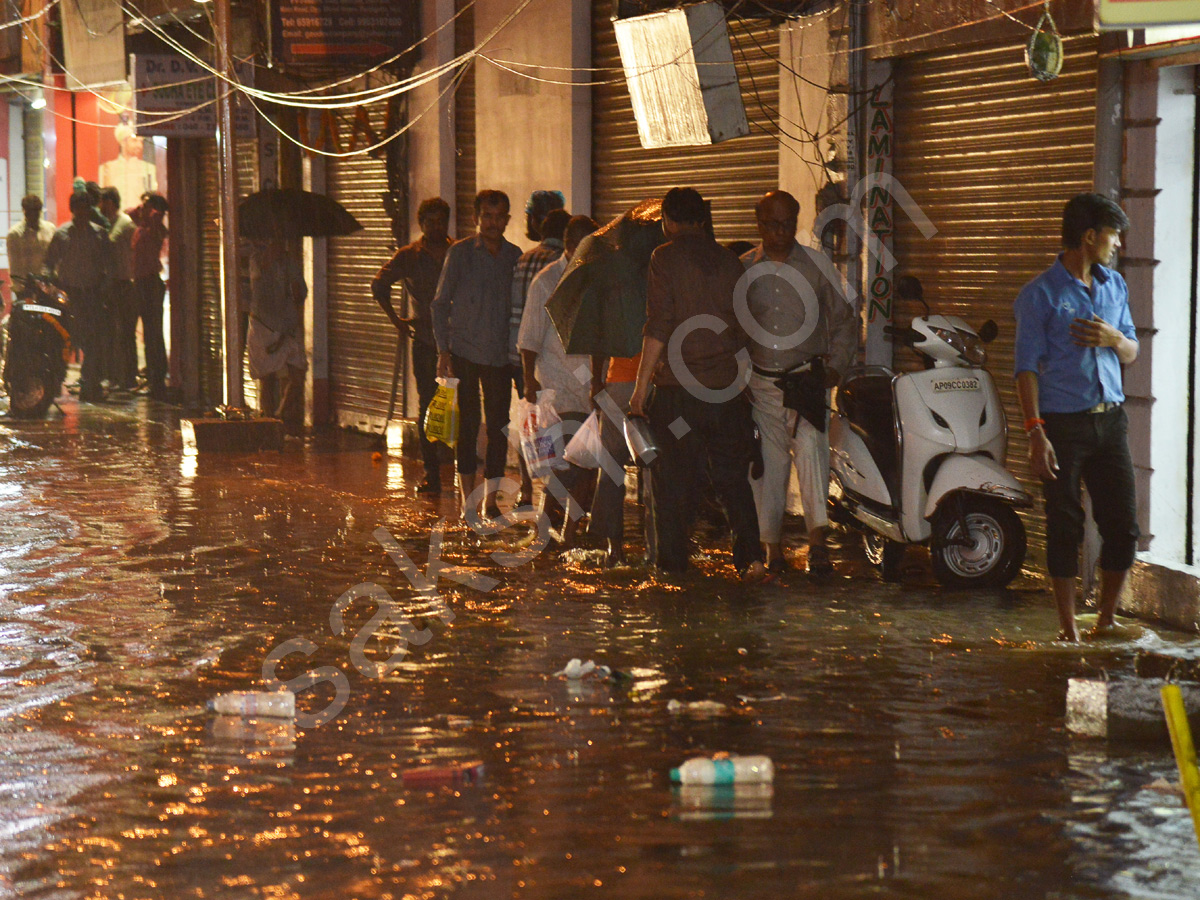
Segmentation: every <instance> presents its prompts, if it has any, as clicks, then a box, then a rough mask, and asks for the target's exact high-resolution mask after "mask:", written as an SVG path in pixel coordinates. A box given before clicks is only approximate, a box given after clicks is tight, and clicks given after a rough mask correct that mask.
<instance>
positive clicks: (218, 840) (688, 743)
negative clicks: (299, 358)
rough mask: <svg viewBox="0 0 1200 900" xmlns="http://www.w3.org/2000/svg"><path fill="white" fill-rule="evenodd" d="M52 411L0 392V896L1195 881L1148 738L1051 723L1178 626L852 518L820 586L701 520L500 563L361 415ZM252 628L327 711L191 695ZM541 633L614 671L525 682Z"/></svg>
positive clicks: (710, 893) (1191, 885) (256, 644)
mask: <svg viewBox="0 0 1200 900" xmlns="http://www.w3.org/2000/svg"><path fill="white" fill-rule="evenodd" d="M64 409H65V413H66V415H65V418H60V417H58V416H57V415H55V414H52V417H51V419H50V420H48V421H47V422H44V423H32V424H23V423H14V422H11V421H8V420H0V535H3V539H2V540H0V785H2V786H3V787H2V788H0V896H2V897H7V896H20V897H37V898H85V897H87V898H91V897H96V898H142V897H146V898H157V897H170V898H187V897H197V898H199V897H220V898H247V897H272V898H289V897H295V898H388V897H395V898H402V897H403V898H407V897H412V898H441V897H454V898H498V897H521V898H566V897H578V896H595V897H617V898H701V897H714V898H762V897H772V896H774V897H797V898H833V900H838V898H848V900H849V898H867V897H872V898H874V897H884V898H939V900H955V898H997V900H999V898H1005V900H1012V898H1020V900H1023V898H1125V897H1133V898H1194V897H1195V896H1197V890H1198V889H1197V887H1196V885H1197V884H1200V851H1198V849H1197V842H1196V837H1195V834H1194V832H1193V830H1192V825H1191V821H1190V818H1189V816H1188V815H1187V812H1186V811H1185V809H1184V807H1183V805H1182V802H1181V801H1180V799H1179V798H1178V797H1176V796H1173V795H1170V794H1164V793H1160V792H1157V791H1154V790H1149V789H1147V786H1148V785H1149V784H1150V783H1151V782H1153V781H1155V779H1159V778H1165V779H1167V780H1169V781H1175V780H1177V775H1176V773H1175V770H1174V763H1173V759H1172V756H1171V753H1170V749H1169V747H1166V746H1151V747H1138V746H1132V747H1131V746H1118V745H1109V744H1105V743H1104V742H1096V741H1088V740H1080V739H1075V738H1072V737H1071V736H1070V735H1068V734H1067V733H1066V732H1065V729H1064V724H1063V712H1064V695H1065V690H1066V683H1067V679H1068V678H1070V677H1073V676H1079V675H1088V674H1097V673H1099V672H1101V671H1104V670H1109V671H1118V672H1122V671H1128V670H1129V669H1130V668H1131V659H1132V656H1133V653H1134V652H1135V651H1136V650H1137V649H1138V648H1139V647H1156V646H1162V645H1164V644H1180V643H1183V644H1192V643H1195V642H1196V641H1195V638H1194V637H1192V636H1186V635H1179V634H1172V633H1170V632H1168V631H1166V630H1165V629H1160V628H1150V627H1146V628H1140V629H1139V628H1134V629H1131V631H1130V633H1129V634H1128V635H1126V637H1125V638H1123V639H1122V640H1120V641H1114V642H1109V643H1105V644H1103V645H1101V644H1093V645H1086V646H1083V647H1080V648H1064V647H1062V646H1058V645H1052V644H1049V643H1047V641H1048V639H1050V638H1052V637H1053V635H1054V633H1055V631H1056V626H1055V619H1054V613H1053V609H1052V602H1051V600H1050V597H1049V595H1048V593H1047V592H1046V591H1045V590H1043V589H1042V587H1041V585H1040V583H1038V582H1037V581H1035V580H1032V579H1029V580H1026V581H1023V582H1020V583H1018V585H1017V588H1016V589H1014V590H1010V591H997V592H985V593H979V594H951V593H946V592H943V591H940V590H938V589H937V588H936V586H935V585H934V584H933V582H932V579H931V577H930V575H929V572H928V568H927V566H926V567H923V568H922V567H921V566H920V565H919V560H917V561H916V562H917V566H916V568H914V569H913V570H912V571H910V572H908V573H907V575H906V578H905V582H904V583H903V584H901V585H898V586H887V585H882V584H880V583H878V581H877V580H876V578H875V576H874V575H873V573H872V572H871V571H870V570H869V569H868V568H867V567H866V565H865V562H864V561H863V559H862V555H861V553H860V551H859V550H858V547H857V543H856V542H855V540H854V538H853V537H852V536H850V535H846V536H844V537H843V539H842V540H843V545H842V546H841V547H840V549H838V551H837V552H836V553H835V558H836V560H837V562H838V564H839V568H840V572H839V575H838V577H836V578H834V579H832V580H830V581H828V582H826V583H816V582H813V581H811V580H810V579H808V577H807V576H805V575H802V574H796V575H793V576H790V577H789V578H788V579H787V582H786V583H785V584H782V585H779V584H777V585H769V586H764V587H757V588H747V587H744V586H742V585H740V584H738V583H736V582H735V581H734V580H733V578H732V575H731V573H730V572H729V569H728V566H727V562H728V552H727V549H726V546H727V545H726V544H725V543H723V542H721V541H717V540H712V539H706V540H705V541H703V548H704V553H705V558H704V559H702V560H700V564H699V569H698V571H697V572H696V573H695V574H693V575H690V576H688V577H687V578H685V579H682V580H680V581H677V582H672V583H666V582H658V581H655V580H654V579H652V578H650V577H648V575H647V573H646V572H645V571H644V570H643V569H640V568H637V567H632V568H628V569H622V570H616V571H613V572H604V571H601V570H600V569H598V568H597V567H596V566H595V565H594V564H593V563H592V562H591V560H590V559H589V558H588V557H587V556H586V555H583V554H579V555H576V556H574V557H570V558H569V559H567V560H562V559H560V558H559V557H557V556H554V555H551V554H549V553H544V554H541V555H539V556H538V557H537V558H536V559H534V560H532V561H530V562H525V563H523V564H520V565H515V566H503V565H500V564H498V563H497V562H496V561H495V559H494V558H493V556H494V555H495V554H498V553H499V554H503V553H505V552H508V553H515V552H519V551H520V549H521V545H522V544H523V543H525V542H527V541H528V531H527V530H526V529H525V528H524V527H523V526H522V527H516V528H513V529H510V530H509V531H507V532H505V533H504V534H501V535H496V536H492V537H490V538H487V539H483V540H481V539H479V538H477V537H476V536H474V535H472V534H471V533H469V532H468V531H466V530H465V529H464V528H462V527H461V526H459V525H457V524H456V522H455V517H456V514H457V510H456V508H455V505H454V503H453V500H452V498H451V497H450V495H449V494H447V495H445V496H444V497H443V498H442V500H441V502H440V503H431V502H429V501H427V500H422V499H418V498H417V495H416V494H415V492H414V491H415V486H416V481H417V479H416V475H417V471H416V469H415V468H412V467H411V464H409V463H401V461H399V460H397V459H392V458H387V457H380V456H377V454H376V453H375V451H376V450H377V449H378V448H377V447H376V445H375V443H374V442H373V441H372V440H371V439H369V438H366V437H362V436H354V435H349V434H342V435H334V436H323V437H321V438H317V439H308V440H306V441H303V442H289V445H288V447H287V449H285V451H284V452H282V453H273V454H262V455H257V456H233V457H220V456H218V457H212V458H210V457H202V458H196V457H186V456H184V455H183V454H182V451H181V444H180V439H179V433H178V429H177V423H176V422H175V421H174V419H173V418H172V417H171V415H170V414H169V413H168V412H167V411H165V410H164V408H163V407H154V408H153V409H151V408H150V407H149V405H148V404H147V401H145V400H136V401H131V402H128V403H126V404H123V405H111V406H95V407H86V406H85V407H81V406H78V405H77V404H75V403H74V401H68V402H66V403H64ZM634 514H635V510H634V507H633V506H632V505H631V506H630V515H631V518H632V516H633V515H634ZM443 518H445V519H446V520H447V522H446V526H445V533H444V539H443V543H442V545H441V549H440V559H441V560H442V563H443V564H444V565H446V566H449V567H451V568H449V569H447V570H444V571H443V572H442V577H441V578H440V579H439V580H438V583H437V584H438V590H439V591H440V598H439V597H437V596H435V594H434V592H433V591H430V590H427V589H426V590H421V589H420V588H421V586H422V585H421V584H420V583H419V582H420V581H421V578H422V577H424V576H426V575H427V574H428V567H427V563H428V557H429V555H430V544H431V535H433V533H434V531H435V529H436V528H437V526H438V523H439V521H440V520H441V519H443ZM379 528H383V529H386V532H387V533H388V534H390V535H391V536H393V537H394V539H395V541H396V542H397V543H398V545H399V548H400V549H402V550H403V553H404V554H407V556H408V557H409V558H410V559H411V560H412V561H413V563H414V567H415V568H414V569H413V570H410V573H409V574H410V575H413V578H410V577H409V576H408V575H405V574H404V573H402V572H401V570H400V568H398V567H397V565H396V563H395V562H394V561H393V559H392V558H390V557H389V556H388V554H387V553H385V551H384V548H383V546H381V544H380V542H379V541H378V540H377V538H376V537H375V532H376V530H377V529H379ZM629 537H630V540H629V546H628V549H629V551H630V553H631V555H634V556H636V555H637V554H638V553H639V552H640V550H639V548H640V546H641V541H640V537H638V536H637V535H636V530H635V529H631V530H630V534H629ZM395 550H396V548H395V547H393V551H394V552H395ZM396 555H397V556H399V554H398V553H397V554H396ZM502 558H503V557H502ZM506 561H508V562H513V560H511V559H508V560H506ZM417 570H419V574H414V573H415V572H416V571H417ZM481 577H483V578H490V579H496V583H495V585H494V587H491V589H490V590H481V589H477V588H481V587H486V586H487V582H480V581H478V580H477V579H479V578H481ZM414 578H415V580H416V581H417V582H418V584H417V586H414V584H413V580H414ZM464 581H475V583H476V587H475V588H473V587H470V586H468V585H466V584H464V583H463V582H464ZM359 585H374V586H375V587H373V588H359V589H358V590H356V591H351V589H352V588H355V587H356V586H359ZM348 591H350V593H349V594H347V592H348ZM339 600H341V603H340V604H339ZM387 602H394V604H395V610H396V612H395V614H394V615H393V616H392V617H391V618H390V619H389V620H388V621H386V622H384V621H382V620H383V618H384V614H385V613H386V612H387V610H386V609H384V608H383V607H382V606H381V604H385V603H387ZM443 604H444V605H443ZM335 607H336V609H337V610H340V612H341V618H340V620H339V618H338V616H337V615H336V613H335V614H334V615H333V617H332V619H333V621H332V622H331V611H334V610H335ZM339 624H340V626H341V628H340V633H335V632H336V631H337V630H338V629H337V626H338V625H339ZM424 629H428V631H425V630H424ZM405 637H407V639H408V640H407V642H406V641H405ZM292 639H301V640H300V641H299V642H297V643H292V644H287V645H286V646H285V647H284V648H283V650H284V651H289V650H290V652H283V653H280V652H279V650H277V648H280V646H281V645H283V644H284V643H285V642H287V641H289V640H292ZM306 642H307V643H306ZM297 648H299V649H297ZM273 650H275V651H276V656H277V657H279V658H280V661H279V663H278V669H277V675H278V677H279V678H280V679H282V680H285V681H287V680H291V679H293V678H295V677H297V676H300V675H302V674H304V673H306V672H310V671H311V672H315V673H316V676H317V677H318V678H321V679H322V680H320V681H319V682H318V683H317V684H316V686H315V687H312V688H311V689H308V690H305V691H302V692H301V693H300V705H301V706H302V707H303V710H304V712H305V713H306V714H309V715H311V714H314V713H316V712H318V711H320V710H322V709H323V708H325V707H327V706H328V705H329V704H330V703H331V702H334V701H335V700H336V699H337V696H336V694H335V682H336V678H337V677H338V676H337V673H341V676H340V677H342V678H344V679H345V681H346V685H347V688H348V690H347V691H346V692H345V693H344V696H343V698H342V699H344V700H345V705H344V708H343V709H342V710H341V712H340V714H339V715H338V716H337V717H336V718H334V719H333V720H332V721H330V722H329V723H328V724H324V725H321V726H317V727H312V726H308V727H306V726H305V725H303V724H293V723H291V722H286V721H284V722H280V721H276V722H269V721H266V720H260V721H257V722H247V721H244V720H241V719H236V718H231V717H217V716H214V715H213V714H211V713H209V712H207V711H206V710H205V708H204V706H205V701H206V700H207V699H208V698H210V697H212V696H214V695H216V694H218V693H221V692H224V691H231V690H244V689H253V688H256V687H261V686H262V685H263V667H264V660H265V659H266V658H267V657H268V655H269V654H271V653H272V651H273ZM572 657H579V658H582V659H585V660H586V659H589V658H591V659H595V660H596V661H597V662H599V663H604V664H607V665H610V666H612V667H613V668H615V669H617V670H619V672H621V673H623V675H625V676H627V677H622V678H616V679H610V680H606V681H602V680H598V679H594V678H589V679H585V680H583V681H579V682H569V681H566V680H564V679H560V678H556V677H553V675H552V673H554V672H555V671H557V670H559V669H561V668H562V667H563V666H564V665H565V664H566V663H567V661H568V660H569V659H571V658H572ZM356 663H357V665H356ZM379 663H383V664H385V667H386V668H387V669H388V670H389V671H388V672H387V674H386V675H384V676H383V677H375V676H376V675H377V672H376V671H375V669H376V667H377V664H379ZM360 668H361V669H363V670H366V671H368V672H370V673H371V677H367V676H364V675H363V674H361V672H360V671H359V669H360ZM671 700H679V701H684V702H687V701H694V700H710V701H718V702H720V703H722V704H724V705H725V709H724V710H723V711H719V712H716V713H713V714H699V713H691V714H689V713H683V714H679V713H673V712H671V711H669V710H668V703H669V702H670V701H671ZM716 751H729V752H733V753H763V754H767V755H768V756H770V757H771V758H772V759H773V760H774V762H775V766H776V778H775V784H774V788H773V791H770V790H768V791H763V790H748V791H737V792H719V791H712V790H707V791H706V790H695V789H685V790H682V791H680V790H672V788H671V786H670V784H669V780H668V774H667V773H668V770H669V769H670V768H671V767H672V766H676V765H678V764H679V763H680V762H682V761H683V760H685V759H687V758H688V757H690V756H694V755H700V754H708V753H712V752H716ZM474 761H482V763H483V764H484V774H483V777H482V778H481V779H480V780H478V781H475V782H472V783H457V784H455V783H437V782H426V783H415V784H414V783H411V782H410V783H409V784H407V785H406V783H405V778H404V774H405V772H407V771H409V770H411V769H413V768H415V767H420V766H428V765H437V766H455V765H460V764H467V763H471V762H474Z"/></svg>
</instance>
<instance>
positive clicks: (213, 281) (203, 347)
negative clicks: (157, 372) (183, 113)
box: [199, 138, 225, 406]
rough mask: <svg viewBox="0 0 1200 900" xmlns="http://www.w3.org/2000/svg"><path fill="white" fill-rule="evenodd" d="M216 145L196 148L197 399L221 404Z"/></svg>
mask: <svg viewBox="0 0 1200 900" xmlns="http://www.w3.org/2000/svg"><path fill="white" fill-rule="evenodd" d="M219 166H220V164H219V162H218V160H217V142H216V140H215V139H213V138H204V139H203V143H202V145H201V149H200V191H199V196H200V203H201V213H200V281H199V285H200V398H201V402H203V403H204V404H205V405H208V406H215V405H217V404H219V403H221V402H223V398H224V394H225V371H224V367H223V364H222V346H223V340H224V338H223V334H224V329H225V323H224V322H223V320H222V317H221V180H220V175H219V174H218V173H219Z"/></svg>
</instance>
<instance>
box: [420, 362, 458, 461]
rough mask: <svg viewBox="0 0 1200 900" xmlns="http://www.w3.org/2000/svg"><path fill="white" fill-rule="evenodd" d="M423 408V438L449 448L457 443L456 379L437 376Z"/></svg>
mask: <svg viewBox="0 0 1200 900" xmlns="http://www.w3.org/2000/svg"><path fill="white" fill-rule="evenodd" d="M437 385H438V386H437V390H436V391H434V394H433V399H432V400H430V401H429V407H428V408H427V409H426V410H425V438H426V439H427V440H430V441H441V442H442V443H443V444H445V445H446V446H447V447H450V448H451V449H453V448H454V446H455V445H456V444H457V443H458V379H457V378H439V379H438V380H437Z"/></svg>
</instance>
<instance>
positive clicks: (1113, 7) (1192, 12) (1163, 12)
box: [1096, 0, 1200, 28]
mask: <svg viewBox="0 0 1200 900" xmlns="http://www.w3.org/2000/svg"><path fill="white" fill-rule="evenodd" d="M1096 22H1097V24H1098V25H1099V26H1100V27H1101V28H1153V27H1154V26H1157V25H1188V24H1192V23H1200V0H1096Z"/></svg>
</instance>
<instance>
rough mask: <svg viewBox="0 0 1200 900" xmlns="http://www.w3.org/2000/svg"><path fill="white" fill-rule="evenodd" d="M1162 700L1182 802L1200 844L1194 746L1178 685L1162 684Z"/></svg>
mask: <svg viewBox="0 0 1200 900" xmlns="http://www.w3.org/2000/svg"><path fill="white" fill-rule="evenodd" d="M1162 701H1163V712H1164V713H1166V716H1167V729H1168V730H1169V731H1170V732H1171V746H1172V747H1174V749H1175V762H1176V763H1177V764H1178V765H1179V779H1180V781H1181V782H1182V784H1183V799H1184V800H1185V801H1186V802H1187V805H1188V809H1189V810H1190V811H1191V813H1192V826H1193V827H1194V828H1195V829H1196V839H1197V840H1198V841H1200V769H1197V767H1196V746H1195V744H1193V743H1192V729H1191V728H1190V727H1189V726H1188V720H1187V711H1186V710H1185V709H1184V706H1183V693H1182V692H1181V691H1180V690H1179V685H1177V684H1168V685H1164V686H1163V689H1162Z"/></svg>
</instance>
